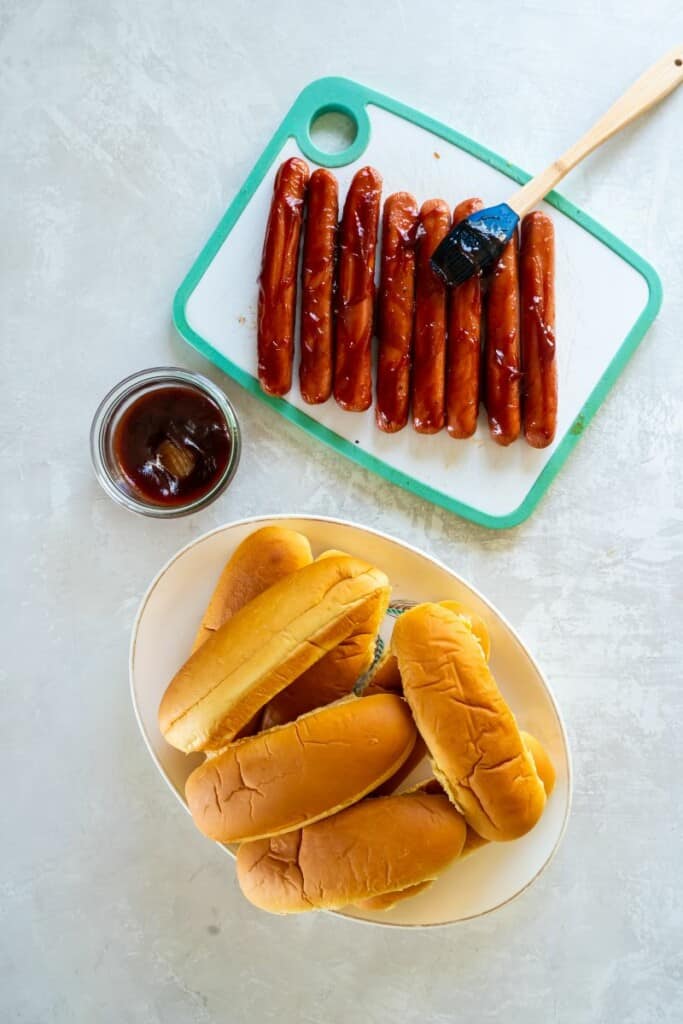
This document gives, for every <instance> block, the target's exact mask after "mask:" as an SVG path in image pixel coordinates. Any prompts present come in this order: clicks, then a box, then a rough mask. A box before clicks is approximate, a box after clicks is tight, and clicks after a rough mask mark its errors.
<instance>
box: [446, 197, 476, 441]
mask: <svg viewBox="0 0 683 1024" xmlns="http://www.w3.org/2000/svg"><path fill="white" fill-rule="evenodd" d="M483 205H484V204H483V203H482V201H481V199H465V201H464V202H462V203H460V204H459V205H458V206H456V208H455V213H454V214H453V224H459V223H460V221H461V220H464V219H465V218H466V217H469V216H470V214H472V213H475V212H476V210H481V208H482V206H483ZM480 373H481V277H480V275H479V274H475V275H474V276H473V277H470V278H469V280H467V281H465V282H464V284H461V285H458V287H457V288H453V289H452V290H451V293H450V296H449V306H448V360H447V368H446V426H447V429H448V433H449V434H450V435H451V437H471V436H472V434H473V433H474V432H475V430H476V429H477V417H478V415H479V378H480Z"/></svg>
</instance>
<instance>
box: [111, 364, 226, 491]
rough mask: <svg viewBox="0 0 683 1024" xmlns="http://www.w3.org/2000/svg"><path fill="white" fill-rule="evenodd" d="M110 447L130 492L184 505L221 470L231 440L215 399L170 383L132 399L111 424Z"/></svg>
mask: <svg viewBox="0 0 683 1024" xmlns="http://www.w3.org/2000/svg"><path fill="white" fill-rule="evenodd" d="M112 448H113V455H114V458H115V460H116V462H117V464H118V466H119V468H120V470H121V472H122V474H123V476H124V478H125V479H126V481H127V483H128V485H129V486H130V488H131V491H132V493H133V494H134V495H136V496H138V497H141V498H143V499H144V500H146V501H149V502H153V503H154V504H156V505H187V504H189V503H190V502H192V501H195V500H197V499H198V498H201V497H202V496H203V495H205V494H206V493H207V491H210V490H211V488H212V487H213V486H214V484H215V483H216V482H217V481H218V480H219V478H220V477H221V476H222V475H223V473H224V471H225V468H226V466H227V464H228V461H229V459H230V452H231V448H232V444H231V439H230V434H229V431H228V427H227V425H226V422H225V419H224V417H223V414H222V413H221V411H220V409H219V408H218V406H217V405H216V403H215V402H213V401H212V400H211V399H210V398H209V397H208V396H207V395H204V394H202V393H201V392H200V391H197V390H195V389H194V388H191V387H185V386H183V385H181V384H173V385H169V386H168V387H162V388H157V389H155V390H154V391H150V392H148V393H147V394H145V395H142V396H141V397H140V398H137V399H136V400H135V401H134V402H132V403H131V405H130V406H129V407H128V409H126V411H125V412H124V413H123V415H122V417H121V419H120V420H119V422H118V423H117V424H116V426H115V428H114V436H113V441H112Z"/></svg>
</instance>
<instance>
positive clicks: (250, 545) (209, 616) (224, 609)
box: [192, 526, 313, 651]
mask: <svg viewBox="0 0 683 1024" xmlns="http://www.w3.org/2000/svg"><path fill="white" fill-rule="evenodd" d="M312 561H313V555H312V553H311V545H310V544H309V543H308V540H307V538H306V537H304V535H303V534H302V533H297V532H296V531H295V530H288V529H287V528H286V527H283V526H264V527H262V529H260V530H255V531H254V533H251V534H249V536H248V537H247V538H245V540H243V541H242V543H241V544H238V546H237V547H236V548H235V550H234V552H233V554H232V555H231V557H230V559H229V561H228V562H227V564H226V566H225V568H224V569H223V572H222V573H221V575H220V578H219V580H218V583H217V584H216V589H215V590H214V592H213V594H212V596H211V600H210V601H209V605H208V607H207V609H206V612H205V613H204V618H203V619H202V623H201V625H200V627H199V630H198V632H197V636H196V637H195V641H194V646H193V648H192V650H193V651H196V650H197V648H198V647H201V645H202V644H203V643H204V641H205V640H208V638H209V637H210V636H211V634H212V633H215V632H216V630H217V629H219V628H220V626H222V625H223V623H224V622H227V621H228V619H229V618H230V617H231V616H232V615H234V614H235V612H238V611H239V610H240V608H243V607H244V605H245V604H248V603H249V601H251V600H252V599H253V598H255V597H257V596H258V594H262V593H263V591H264V590H267V589H268V587H272V585H273V584H274V583H277V582H278V580H281V579H284V578H285V576H289V575H290V573H293V572H296V570H297V569H301V568H303V566H304V565H308V564H309V563H310V562H312Z"/></svg>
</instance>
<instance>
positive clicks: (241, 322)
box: [237, 316, 247, 324]
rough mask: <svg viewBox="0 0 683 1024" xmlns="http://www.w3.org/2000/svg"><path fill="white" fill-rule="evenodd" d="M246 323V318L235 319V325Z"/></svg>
mask: <svg viewBox="0 0 683 1024" xmlns="http://www.w3.org/2000/svg"><path fill="white" fill-rule="evenodd" d="M246 322H247V318H246V316H238V317H237V323H238V324H246Z"/></svg>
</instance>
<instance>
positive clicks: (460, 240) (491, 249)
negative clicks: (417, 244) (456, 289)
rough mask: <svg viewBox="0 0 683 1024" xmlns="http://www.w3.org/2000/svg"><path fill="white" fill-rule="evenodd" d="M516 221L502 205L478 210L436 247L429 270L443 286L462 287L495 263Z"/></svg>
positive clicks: (511, 213) (510, 212)
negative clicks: (437, 277) (434, 272)
mask: <svg viewBox="0 0 683 1024" xmlns="http://www.w3.org/2000/svg"><path fill="white" fill-rule="evenodd" d="M518 221H519V217H518V216H517V214H516V213H515V212H514V210H511V209H510V207H509V206H508V205H507V204H506V203H501V204H500V206H492V207H490V208H489V209H487V210H478V211H477V212H476V213H473V214H472V216H471V217H467V219H466V220H463V221H461V222H460V223H459V224H456V226H455V227H454V228H453V230H452V231H451V232H450V233H449V234H448V235H446V237H445V238H444V240H443V241H442V242H441V244H440V245H439V246H437V249H436V251H435V252H434V254H433V256H432V261H431V262H432V267H433V268H434V270H436V272H437V273H438V274H439V275H440V276H441V277H442V278H443V279H444V281H446V283H447V284H450V285H457V284H462V283H463V281H466V280H467V278H468V277H472V275H473V274H477V273H479V272H480V271H482V270H485V269H486V267H488V266H490V265H491V264H492V263H494V262H495V261H496V260H497V259H498V257H499V256H500V254H501V253H502V251H503V249H504V248H505V246H506V244H507V242H508V241H509V240H510V238H511V237H512V235H513V232H514V230H515V228H516V227H517V223H518Z"/></svg>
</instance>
